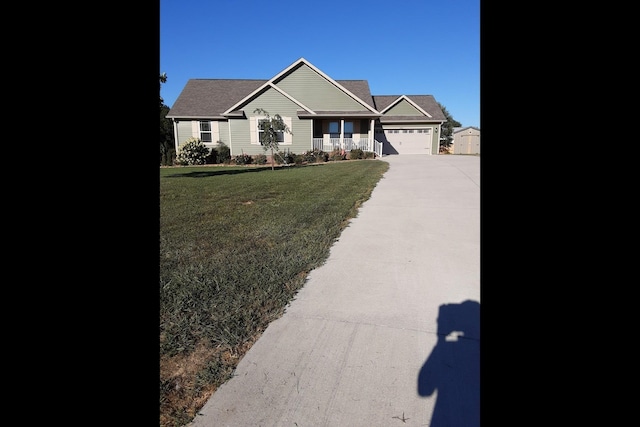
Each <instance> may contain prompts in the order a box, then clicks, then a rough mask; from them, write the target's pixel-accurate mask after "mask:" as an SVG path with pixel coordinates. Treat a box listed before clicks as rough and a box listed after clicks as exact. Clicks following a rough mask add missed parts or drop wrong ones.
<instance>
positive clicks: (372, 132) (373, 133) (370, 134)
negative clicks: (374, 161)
mask: <svg viewBox="0 0 640 427" xmlns="http://www.w3.org/2000/svg"><path fill="white" fill-rule="evenodd" d="M369 122H370V123H369V141H370V142H371V145H370V147H371V151H375V148H376V142H375V141H374V138H375V135H376V133H375V132H374V130H373V127H374V126H375V120H374V119H371V120H370V121H369Z"/></svg>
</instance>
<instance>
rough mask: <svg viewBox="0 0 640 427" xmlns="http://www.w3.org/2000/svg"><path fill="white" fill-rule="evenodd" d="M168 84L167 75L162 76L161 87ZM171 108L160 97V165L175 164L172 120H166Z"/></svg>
mask: <svg viewBox="0 0 640 427" xmlns="http://www.w3.org/2000/svg"><path fill="white" fill-rule="evenodd" d="M166 82H167V73H162V74H160V87H162V83H166ZM168 112H169V107H167V106H166V105H164V99H162V97H160V164H161V165H165V166H170V165H172V164H173V158H174V156H175V148H174V142H173V138H174V136H173V126H172V124H171V120H169V119H167V118H166V115H167V113H168Z"/></svg>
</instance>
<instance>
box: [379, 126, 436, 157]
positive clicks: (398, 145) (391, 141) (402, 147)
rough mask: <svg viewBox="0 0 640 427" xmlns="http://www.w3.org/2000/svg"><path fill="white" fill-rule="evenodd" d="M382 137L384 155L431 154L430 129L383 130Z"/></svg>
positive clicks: (404, 128)
mask: <svg viewBox="0 0 640 427" xmlns="http://www.w3.org/2000/svg"><path fill="white" fill-rule="evenodd" d="M384 137H385V139H386V142H387V144H385V148H386V150H387V153H386V154H431V140H432V138H431V128H426V129H424V128H423V129H421V128H415V127H403V128H400V129H384ZM383 154H385V153H384V152H383Z"/></svg>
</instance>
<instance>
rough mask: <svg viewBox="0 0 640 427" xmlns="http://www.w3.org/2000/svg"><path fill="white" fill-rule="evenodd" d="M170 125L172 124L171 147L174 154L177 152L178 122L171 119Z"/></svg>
mask: <svg viewBox="0 0 640 427" xmlns="http://www.w3.org/2000/svg"><path fill="white" fill-rule="evenodd" d="M171 123H173V145H174V146H175V147H174V148H175V150H176V153H177V152H178V145H179V144H178V121H177V120H176V119H171Z"/></svg>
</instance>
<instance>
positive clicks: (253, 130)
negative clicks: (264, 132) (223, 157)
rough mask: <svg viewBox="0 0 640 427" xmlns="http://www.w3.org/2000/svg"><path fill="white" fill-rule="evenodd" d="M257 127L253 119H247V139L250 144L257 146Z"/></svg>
mask: <svg viewBox="0 0 640 427" xmlns="http://www.w3.org/2000/svg"><path fill="white" fill-rule="evenodd" d="M257 134H258V125H257V122H256V118H255V117H249V139H250V140H251V143H252V144H259V141H258V135H257Z"/></svg>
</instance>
